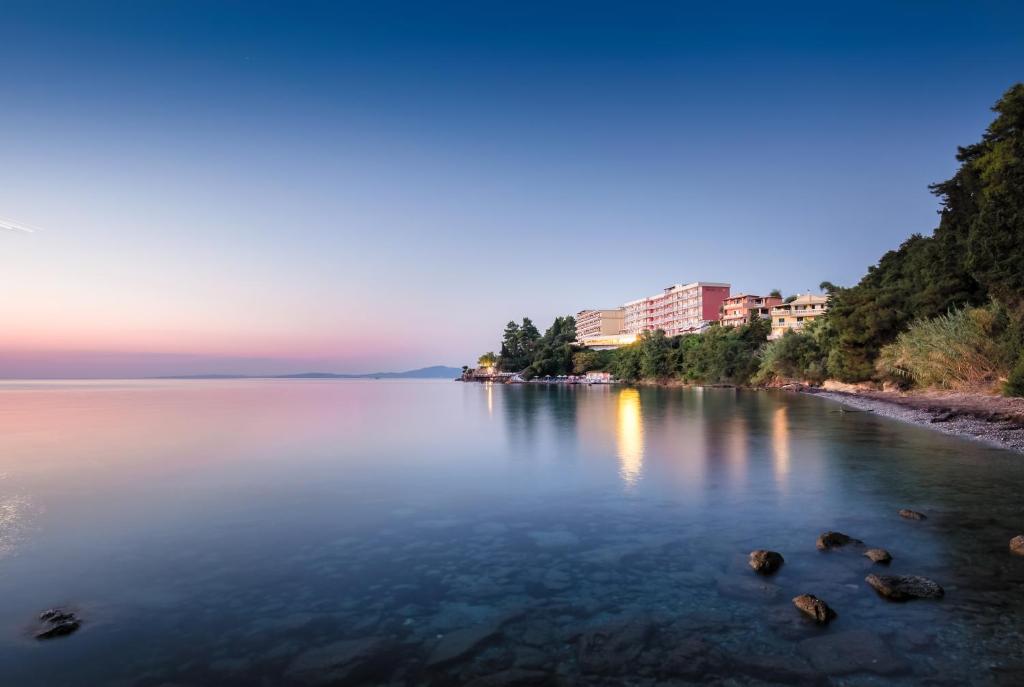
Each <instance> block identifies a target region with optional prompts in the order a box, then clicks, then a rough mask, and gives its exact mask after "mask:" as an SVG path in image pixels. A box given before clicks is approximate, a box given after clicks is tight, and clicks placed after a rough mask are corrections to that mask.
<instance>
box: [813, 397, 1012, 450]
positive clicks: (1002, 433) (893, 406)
mask: <svg viewBox="0 0 1024 687" xmlns="http://www.w3.org/2000/svg"><path fill="white" fill-rule="evenodd" d="M798 393H803V394H807V395H808V396H819V397H822V398H827V399H829V400H832V401H836V402H837V403H841V404H842V405H845V406H849V407H851V408H856V409H858V410H862V411H869V412H873V413H875V414H876V415H880V416H882V417H888V418H892V419H894V420H899V421H901V422H907V423H909V424H913V425H918V426H921V427H926V428H928V429H933V430H936V431H939V432H942V433H943V434H949V435H951V436H957V437H961V438H964V439H970V440H973V441H979V442H981V443H983V444H987V445H989V446H992V447H995V448H1002V449H1006V450H1009V451H1013V452H1015V453H1020V454H1024V416H1022V415H1021V412H1022V410H1024V400H1022V399H1007V398H1003V397H988V396H981V395H971V394H955V393H948V394H934V395H927V394H920V395H918V394H896V393H893V392H885V391H861V392H849V391H836V390H830V389H818V388H813V387H810V388H805V389H801V390H799V391H798Z"/></svg>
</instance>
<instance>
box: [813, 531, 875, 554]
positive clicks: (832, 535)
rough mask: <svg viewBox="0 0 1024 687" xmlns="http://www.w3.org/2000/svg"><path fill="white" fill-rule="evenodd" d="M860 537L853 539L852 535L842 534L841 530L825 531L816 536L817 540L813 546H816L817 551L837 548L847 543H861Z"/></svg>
mask: <svg viewBox="0 0 1024 687" xmlns="http://www.w3.org/2000/svg"><path fill="white" fill-rule="evenodd" d="M863 543H864V542H862V541H861V540H860V539H854V538H853V537H851V536H849V535H846V534H843V533H842V532H825V533H824V534H821V535H820V536H819V537H818V541H817V542H816V543H815V546H817V547H818V550H819V551H829V550H831V549H838V548H839V547H841V546H846V545H847V544H863Z"/></svg>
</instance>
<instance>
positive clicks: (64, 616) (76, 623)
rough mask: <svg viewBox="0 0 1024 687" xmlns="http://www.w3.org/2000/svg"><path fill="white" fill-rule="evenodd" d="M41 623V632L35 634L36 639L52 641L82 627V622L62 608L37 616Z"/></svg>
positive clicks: (49, 610) (52, 609) (46, 611)
mask: <svg viewBox="0 0 1024 687" xmlns="http://www.w3.org/2000/svg"><path fill="white" fill-rule="evenodd" d="M39 620H41V621H42V622H43V627H42V629H41V630H39V631H38V632H36V639H53V638H54V637H63V636H64V635H69V634H71V633H72V632H74V631H75V630H77V629H78V628H79V627H81V626H82V621H81V620H79V619H78V616H76V615H75V614H74V613H73V612H71V611H67V610H65V609H63V608H51V609H48V610H45V611H43V612H42V613H40V614H39Z"/></svg>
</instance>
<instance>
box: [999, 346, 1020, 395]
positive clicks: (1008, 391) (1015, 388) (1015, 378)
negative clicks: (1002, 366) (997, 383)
mask: <svg viewBox="0 0 1024 687" xmlns="http://www.w3.org/2000/svg"><path fill="white" fill-rule="evenodd" d="M1003 395H1004V396H1024V351H1021V354H1020V357H1019V358H1018V359H1017V364H1016V365H1014V366H1013V369H1012V370H1010V374H1009V375H1007V379H1006V383H1004V384H1003Z"/></svg>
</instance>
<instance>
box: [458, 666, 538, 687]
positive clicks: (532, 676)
mask: <svg viewBox="0 0 1024 687" xmlns="http://www.w3.org/2000/svg"><path fill="white" fill-rule="evenodd" d="M552 684H555V676H554V675H553V674H551V673H546V672H543V671H540V670H522V669H519V668H511V669H509V670H502V671H499V672H497V673H491V674H490V675H483V676H481V677H478V678H476V679H474V680H470V681H469V682H467V683H466V684H465V687H534V685H552Z"/></svg>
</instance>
